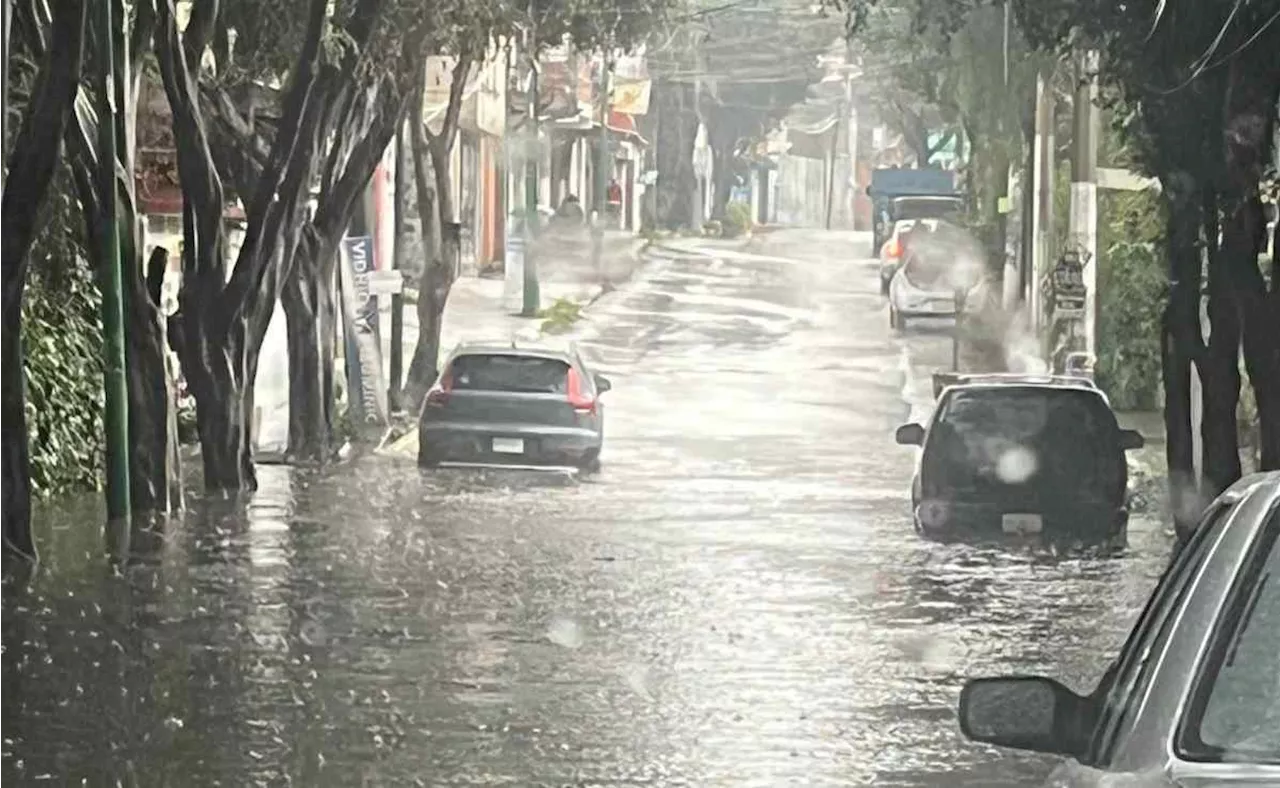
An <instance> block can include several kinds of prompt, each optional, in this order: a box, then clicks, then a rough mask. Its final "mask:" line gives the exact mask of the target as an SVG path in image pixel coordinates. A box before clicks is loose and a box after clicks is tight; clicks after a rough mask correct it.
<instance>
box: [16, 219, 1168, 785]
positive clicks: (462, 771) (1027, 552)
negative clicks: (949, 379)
mask: <svg viewBox="0 0 1280 788" xmlns="http://www.w3.org/2000/svg"><path fill="white" fill-rule="evenodd" d="M865 247H866V241H865V236H850V235H847V234H844V235H842V234H822V233H805V232H799V231H795V232H788V233H783V234H780V235H777V236H774V237H771V238H770V239H769V240H768V241H767V242H762V243H759V244H757V245H756V246H755V248H754V249H753V250H751V251H734V250H729V249H720V248H716V247H703V248H702V249H700V250H694V251H687V250H686V251H684V252H680V253H676V252H660V253H659V255H658V257H657V259H655V260H654V261H653V262H651V263H650V264H649V265H648V266H646V267H645V269H643V270H642V271H641V272H640V273H639V274H638V275H637V277H636V278H635V279H634V280H633V281H632V282H631V283H629V284H628V285H627V286H626V287H624V288H622V289H620V290H618V291H616V292H614V293H612V294H610V295H609V296H607V297H606V298H604V299H602V300H601V301H600V302H599V303H598V304H597V305H596V307H595V308H594V309H593V310H592V313H591V317H590V318H589V319H588V320H587V321H585V322H584V324H583V325H582V327H581V330H580V332H579V333H580V338H581V341H582V342H583V345H584V348H585V349H586V352H587V353H588V354H589V355H591V356H593V357H595V358H596V359H597V361H598V364H599V366H600V369H601V371H603V372H604V373H605V374H607V375H608V376H609V377H611V378H612V380H613V383H614V390H613V391H612V392H610V393H609V394H608V395H606V403H607V426H606V432H607V435H608V439H607V443H606V449H605V454H604V458H603V459H604V470H603V471H602V472H601V473H600V474H599V475H598V476H594V477H588V478H581V479H579V478H576V477H571V476H563V475H558V474H551V475H540V474H532V473H523V472H497V471H440V472H436V473H429V474H424V473H421V472H419V471H418V470H417V468H416V467H415V464H414V461H413V458H412V456H411V454H410V455H409V456H403V455H400V456H397V455H395V454H394V453H393V454H382V455H374V456H368V457H365V458H363V459H361V460H359V461H358V462H356V463H354V464H353V465H350V466H347V467H343V468H341V469H338V470H335V471H332V472H330V473H329V474H328V475H314V474H307V473H303V472H296V471H293V470H291V469H288V468H285V467H264V468H262V469H261V483H262V486H261V490H260V491H259V492H258V493H257V494H256V495H255V496H254V497H253V498H252V500H250V501H248V502H245V503H239V504H237V503H230V502H219V503H209V504H201V505H197V506H196V507H195V508H194V509H193V511H191V512H190V513H188V514H187V515H186V516H185V517H184V518H182V519H181V520H178V521H175V522H172V523H170V524H168V526H167V527H166V529H165V531H164V533H163V534H151V535H148V534H144V533H139V534H135V535H134V537H133V541H132V543H131V545H130V548H131V552H130V554H131V556H132V557H131V559H130V560H129V561H127V562H125V563H123V564H119V565H116V564H112V563H110V562H108V561H106V560H104V559H102V558H101V557H99V556H100V555H101V551H102V545H101V541H100V539H99V538H98V535H97V530H98V529H97V526H96V512H95V511H93V510H88V511H74V510H64V511H62V512H60V513H58V514H57V515H51V516H49V517H46V518H44V522H43V523H42V533H41V537H42V542H41V544H42V551H43V556H44V558H45V562H46V563H45V566H44V567H43V569H42V571H41V573H40V574H39V575H38V576H37V577H36V578H35V579H34V581H33V582H32V583H31V585H30V586H29V587H28V588H27V589H25V590H9V589H6V594H5V599H4V624H3V626H4V660H3V661H4V691H3V731H4V734H3V735H4V749H3V778H4V780H5V781H6V784H12V785H41V784H53V785H80V784H85V785H115V784H120V785H139V786H169V785H227V786H251V785H270V786H275V785H301V786H321V785H324V786H328V785H333V786H358V785H369V786H384V785H385V786H398V785H432V786H435V785H439V786H474V785H495V786H501V785H512V786H543V785H546V786H560V785H611V786H622V785H629V786H639V785H655V786H656V785H663V786H681V785H689V786H712V785H715V786H720V785H733V786H780V785H796V784H805V785H884V786H955V785H975V786H986V787H988V788H990V787H991V786H1001V785H1022V784H1027V783H1028V782H1029V781H1031V780H1033V779H1035V778H1037V777H1040V776H1043V775H1045V774H1047V772H1048V770H1049V768H1050V766H1051V763H1050V761H1048V760H1046V759H1041V758H1038V757H1036V756H1032V755H1026V754H1018V753H1012V752H1003V751H998V750H995V749H993V748H988V747H981V746H976V745H973V744H970V743H967V742H965V741H964V740H963V738H962V737H961V735H960V733H959V731H958V729H957V726H956V722H955V711H954V709H955V703H956V698H957V696H958V693H959V689H960V686H961V684H962V683H963V681H964V679H965V678H966V677H969V676H975V675H983V674H990V673H993V672H1009V671H1016V672H1022V673H1046V674H1049V675H1053V676H1056V677H1059V678H1061V679H1063V680H1064V681H1066V683H1068V685H1070V686H1073V687H1075V688H1077V689H1080V690H1084V689H1088V688H1090V687H1091V686H1092V684H1093V682H1094V681H1096V679H1097V678H1098V676H1100V675H1101V673H1102V670H1103V669H1104V667H1105V664H1106V659H1107V657H1108V656H1109V655H1110V654H1111V653H1112V652H1113V651H1114V649H1115V648H1116V647H1118V645H1119V643H1120V641H1121V639H1122V637H1123V634H1124V632H1125V631H1126V630H1127V628H1128V626H1129V624H1130V622H1131V621H1132V619H1133V618H1134V617H1135V616H1136V614H1137V610H1138V608H1139V607H1140V605H1141V603H1142V602H1143V600H1144V599H1145V596H1146V594H1147V593H1148V591H1149V589H1150V588H1151V586H1152V585H1153V583H1154V579H1155V576H1156V574H1157V573H1158V571H1159V570H1160V568H1161V567H1162V566H1163V564H1164V562H1165V560H1166V558H1167V555H1168V550H1169V537H1168V536H1167V535H1166V534H1165V532H1164V530H1163V528H1162V527H1161V526H1159V525H1158V524H1156V523H1154V522H1151V521H1147V520H1142V519H1141V518H1139V519H1138V520H1137V521H1135V522H1134V523H1133V524H1132V525H1131V529H1130V548H1129V550H1128V551H1127V552H1126V553H1125V554H1124V555H1123V556H1121V557H1119V558H1106V557H1101V556H1091V555H1084V556H1075V557H1066V558H1063V557H1055V556H1052V555H1048V554H1044V553H1042V552H1040V551H1035V550H1031V549H1028V548H1021V547H1017V546H967V545H941V544H935V543H930V542H925V541H922V540H920V539H919V538H917V537H916V536H915V534H914V533H913V531H912V528H911V525H910V520H909V517H908V506H909V504H908V486H909V483H910V477H911V471H912V465H913V461H914V458H913V456H912V454H911V452H910V451H909V450H906V449H902V448H901V447H898V446H896V445H895V444H894V443H893V439H892V432H893V428H894V427H896V426H897V425H898V424H899V423H901V422H902V421H904V420H905V419H907V418H908V417H909V416H910V415H911V414H913V413H915V414H918V413H919V412H920V410H921V408H922V407H924V404H922V402H921V400H920V399H919V396H918V395H919V392H920V391H925V392H927V390H928V381H927V379H925V380H924V381H923V383H921V382H920V381H919V380H916V378H917V377H918V373H919V372H920V370H926V373H925V374H926V375H927V368H928V367H929V366H930V365H931V364H932V363H934V362H932V361H931V359H932V358H933V357H935V356H938V357H941V358H946V357H948V354H949V344H948V343H949V340H947V338H946V336H945V334H939V333H937V332H929V331H925V332H922V333H920V334H907V335H902V336H898V335H894V334H892V333H891V332H890V331H889V328H888V319H887V316H886V313H885V310H884V307H883V304H882V303H881V299H880V298H879V296H878V295H877V285H876V279H875V276H876V274H875V267H874V265H873V264H872V263H871V262H870V261H865V260H859V259H857V258H858V257H860V255H861V254H862V250H863V249H865ZM9 781H13V782H9Z"/></svg>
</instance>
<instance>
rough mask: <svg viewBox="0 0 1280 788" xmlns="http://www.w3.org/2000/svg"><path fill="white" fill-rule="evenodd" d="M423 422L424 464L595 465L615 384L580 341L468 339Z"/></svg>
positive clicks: (448, 364) (433, 393)
mask: <svg viewBox="0 0 1280 788" xmlns="http://www.w3.org/2000/svg"><path fill="white" fill-rule="evenodd" d="M442 370H443V371H442V372H441V373H440V376H439V378H438V379H437V380H436V383H435V385H434V386H432V387H431V390H430V391H429V392H428V393H427V398H426V402H425V403H424V404H423V406H422V415H421V417H420V419H419V421H418V439H419V440H418V443H419V448H418V464H419V465H421V466H423V467H431V466H435V465H439V464H441V463H463V464H482V465H518V466H543V467H572V468H579V469H581V470H585V471H594V470H596V469H598V468H599V465H600V451H601V449H602V447H603V445H604V405H603V403H601V401H600V395H602V394H604V393H605V392H606V391H609V389H610V388H611V387H612V386H611V384H610V382H609V380H608V378H605V377H603V376H601V375H597V374H593V373H592V372H591V371H590V369H589V368H588V367H587V364H586V362H585V361H584V360H583V358H582V355H581V354H580V353H579V352H578V348H577V347H576V346H575V345H567V346H563V347H560V346H555V345H551V344H547V343H532V344H523V343H520V342H511V343H508V344H500V343H492V344H484V343H476V344H463V345H460V346H459V347H458V348H457V349H456V350H454V351H453V352H452V353H451V354H450V355H449V357H448V359H447V360H446V361H445V363H444V365H443V367H442Z"/></svg>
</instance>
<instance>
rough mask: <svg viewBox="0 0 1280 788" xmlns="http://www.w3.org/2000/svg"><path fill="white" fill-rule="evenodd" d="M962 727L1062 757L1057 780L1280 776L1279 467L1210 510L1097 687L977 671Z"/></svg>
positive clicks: (1175, 781)
mask: <svg viewBox="0 0 1280 788" xmlns="http://www.w3.org/2000/svg"><path fill="white" fill-rule="evenodd" d="M960 728H961V730H962V731H963V733H964V734H965V736H967V737H968V738H970V739H972V740H974V741H978V742H983V743H987V744H994V745H997V746H1001V747H1010V748H1015V749H1020V750H1031V751H1033V752H1040V753H1047V754H1052V755H1061V756H1066V757H1067V758H1068V759H1069V760H1068V761H1066V762H1065V763H1063V764H1062V765H1061V766H1059V768H1058V769H1057V770H1056V771H1055V772H1054V774H1052V775H1050V777H1049V779H1048V781H1047V782H1046V783H1045V785H1049V786H1054V787H1055V788H1102V787H1103V786H1121V785H1125V786H1135V787H1137V788H1162V787H1165V786H1167V788H1193V787H1197V788H1209V787H1210V786H1222V787H1223V788H1225V787H1226V786H1234V785H1239V786H1257V787H1258V788H1261V787H1262V786H1277V785H1280V472H1275V471H1273V472H1270V473H1267V474H1258V475H1254V476H1251V477H1247V478H1245V479H1242V480H1240V481H1239V482H1237V483H1236V484H1235V485H1234V486H1232V487H1231V488H1230V489H1229V490H1228V491H1227V492H1225V493H1224V494H1223V495H1222V496H1221V497H1219V498H1218V499H1217V501H1215V502H1214V503H1213V504H1212V505H1211V506H1210V507H1209V508H1208V509H1207V510H1206V512H1205V514H1204V515H1203V517H1202V519H1201V521H1200V523H1199V525H1198V526H1197V528H1196V529H1195V531H1193V532H1192V534H1191V538H1190V539H1189V541H1188V542H1187V543H1186V544H1184V545H1183V546H1182V547H1181V548H1180V549H1179V550H1178V552H1177V553H1176V555H1175V557H1174V560H1173V562H1172V563H1171V564H1170V565H1169V567H1168V568H1167V569H1166V570H1165V572H1164V575H1163V576H1162V577H1161V578H1160V581H1159V583H1158V584H1157V585H1156V588H1155V590H1154V591H1153V592H1152V594H1151V596H1150V598H1149V599H1148V600H1147V604H1146V608H1145V609H1144V610H1143V611H1142V614H1141V615H1140V616H1139V617H1138V620H1137V623H1136V624H1135V625H1134V627H1133V629H1132V630H1131V631H1130V633H1129V636H1128V638H1127V639H1126V641H1125V643H1124V645H1123V647H1122V648H1121V649H1120V653H1119V655H1118V656H1117V658H1116V659H1115V660H1114V661H1113V662H1112V663H1111V665H1110V667H1109V668H1108V669H1107V671H1106V672H1105V674H1104V676H1103V678H1102V681H1101V682H1100V683H1099V685H1098V686H1097V688H1096V689H1094V691H1093V692H1091V693H1089V694H1088V695H1086V696H1081V695H1077V694H1076V693H1075V692H1073V691H1072V690H1070V689H1068V688H1067V687H1065V686H1063V685H1062V684H1060V683H1058V682H1057V681H1054V680H1053V679H1049V678H1042V677H1039V676H1006V677H1001V678H982V679H976V680H973V681H970V682H968V683H967V684H966V685H965V687H964V689H963V690H962V691H961V693H960Z"/></svg>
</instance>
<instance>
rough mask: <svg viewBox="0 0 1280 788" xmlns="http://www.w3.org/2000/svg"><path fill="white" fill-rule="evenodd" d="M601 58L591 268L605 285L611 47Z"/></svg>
mask: <svg viewBox="0 0 1280 788" xmlns="http://www.w3.org/2000/svg"><path fill="white" fill-rule="evenodd" d="M605 47H606V49H605V51H604V52H603V53H601V56H600V79H599V84H598V88H599V91H600V140H599V142H598V143H597V145H596V166H595V175H596V177H595V188H594V191H595V195H594V197H595V199H594V200H592V202H593V203H595V211H594V213H595V217H594V220H593V221H592V222H591V267H592V270H594V271H595V272H596V275H597V276H599V277H600V282H601V284H603V283H604V223H605V221H607V218H606V215H607V214H606V209H607V207H608V190H609V175H608V172H606V170H607V169H608V167H609V70H610V69H611V68H612V63H611V60H612V55H611V54H610V50H609V45H608V44H606V45H605Z"/></svg>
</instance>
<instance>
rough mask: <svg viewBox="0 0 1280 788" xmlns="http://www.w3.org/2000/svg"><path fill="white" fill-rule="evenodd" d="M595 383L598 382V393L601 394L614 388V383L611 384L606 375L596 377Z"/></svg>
mask: <svg viewBox="0 0 1280 788" xmlns="http://www.w3.org/2000/svg"><path fill="white" fill-rule="evenodd" d="M595 381H596V391H598V392H600V393H601V394H603V393H605V392H606V391H609V390H611V389H612V388H613V383H611V382H610V381H609V379H608V378H606V377H605V376H604V375H596V376H595Z"/></svg>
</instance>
